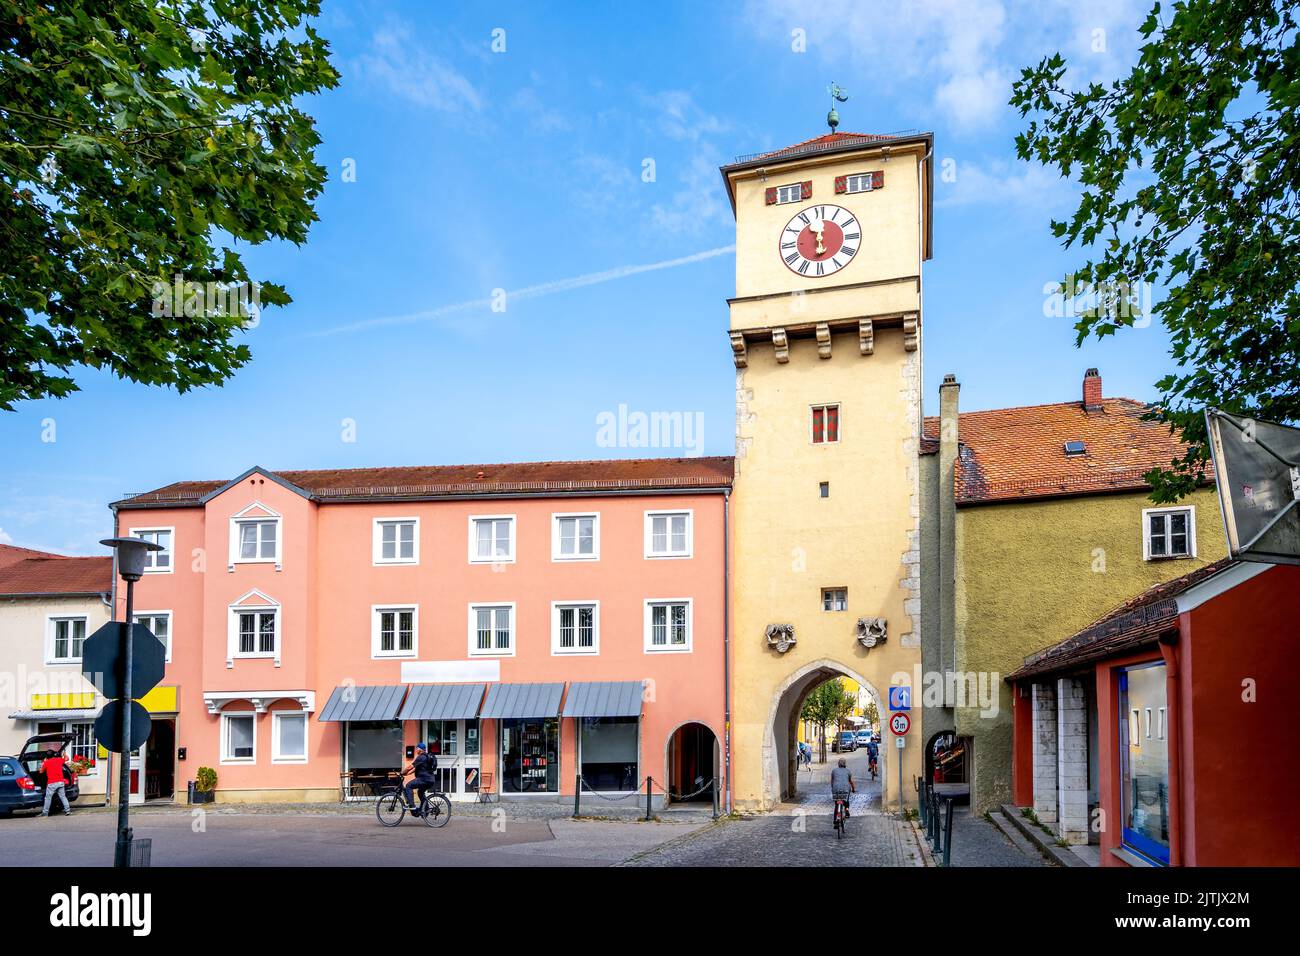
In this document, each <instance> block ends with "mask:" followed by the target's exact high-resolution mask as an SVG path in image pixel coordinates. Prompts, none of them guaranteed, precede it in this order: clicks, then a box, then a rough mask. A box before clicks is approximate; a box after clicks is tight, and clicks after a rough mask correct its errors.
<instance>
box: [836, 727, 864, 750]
mask: <svg viewBox="0 0 1300 956" xmlns="http://www.w3.org/2000/svg"><path fill="white" fill-rule="evenodd" d="M832 749H834V751H835V752H836V753H853V751H855V750H857V749H858V735H857V734H856V733H854V732H853V731H852V730H841V731H840V732H839V733H838V734H836V735H835V741H834V746H833V748H832Z"/></svg>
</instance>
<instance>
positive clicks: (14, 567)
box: [0, 548, 113, 597]
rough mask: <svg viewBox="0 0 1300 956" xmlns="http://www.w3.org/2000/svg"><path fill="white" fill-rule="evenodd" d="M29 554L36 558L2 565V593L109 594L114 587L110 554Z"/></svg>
mask: <svg viewBox="0 0 1300 956" xmlns="http://www.w3.org/2000/svg"><path fill="white" fill-rule="evenodd" d="M13 550H16V551H27V549H26V548H15V549H13ZM29 554H30V555H36V557H23V558H21V559H20V560H18V561H13V562H10V563H7V564H2V565H0V596H4V597H13V596H16V595H36V594H50V595H54V594H65V595H66V594H107V593H108V592H109V591H110V590H111V589H112V587H113V559H112V558H111V557H102V558H66V557H64V556H62V555H58V554H45V553H44V552H40V551H31V552H29Z"/></svg>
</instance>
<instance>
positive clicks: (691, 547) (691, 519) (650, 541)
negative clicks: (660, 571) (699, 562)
mask: <svg viewBox="0 0 1300 956" xmlns="http://www.w3.org/2000/svg"><path fill="white" fill-rule="evenodd" d="M658 515H686V550H685V551H664V552H657V551H655V550H654V518H655V517H656V516H658ZM668 540H669V542H671V541H672V531H671V530H670V531H669V533H668ZM670 546H671V545H670ZM694 554H695V509H694V508H663V509H658V510H655V511H647V512H646V513H645V556H646V557H647V558H655V559H672V558H689V557H692V556H693V555H694Z"/></svg>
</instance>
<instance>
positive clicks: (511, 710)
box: [479, 684, 564, 718]
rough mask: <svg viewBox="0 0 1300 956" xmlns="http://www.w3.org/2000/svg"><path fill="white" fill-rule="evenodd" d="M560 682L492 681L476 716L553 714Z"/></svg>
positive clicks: (561, 693) (561, 687)
mask: <svg viewBox="0 0 1300 956" xmlns="http://www.w3.org/2000/svg"><path fill="white" fill-rule="evenodd" d="M562 696H564V685H563V684H493V685H492V686H491V687H489V688H488V693H487V700H485V701H484V702H483V712H482V713H481V714H479V716H480V717H489V718H501V717H507V718H508V717H556V716H559V713H560V698H561V697H562Z"/></svg>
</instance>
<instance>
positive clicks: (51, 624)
mask: <svg viewBox="0 0 1300 956" xmlns="http://www.w3.org/2000/svg"><path fill="white" fill-rule="evenodd" d="M59 621H80V622H81V624H82V631H83V634H82V638H81V643H82V648H83V650H84V648H85V644H86V640H87V639H88V638H89V637H90V618H89V617H87V616H86V615H85V614H47V615H45V663H46V664H80V663H81V655H80V654H78V655H77V656H76V657H72V656H68V657H55V656H54V631H55V628H56V627H57V625H58V622H59ZM68 651H69V655H71V651H72V635H71V634H69V635H68Z"/></svg>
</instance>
